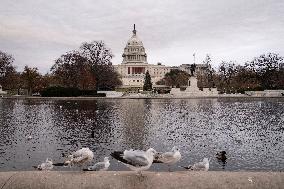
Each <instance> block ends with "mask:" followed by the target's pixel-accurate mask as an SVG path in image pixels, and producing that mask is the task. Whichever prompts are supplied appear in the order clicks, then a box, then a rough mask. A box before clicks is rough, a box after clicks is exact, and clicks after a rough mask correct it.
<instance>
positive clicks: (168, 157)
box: [153, 152, 175, 163]
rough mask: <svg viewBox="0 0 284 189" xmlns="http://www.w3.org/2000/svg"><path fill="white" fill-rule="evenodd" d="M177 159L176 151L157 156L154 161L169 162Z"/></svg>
mask: <svg viewBox="0 0 284 189" xmlns="http://www.w3.org/2000/svg"><path fill="white" fill-rule="evenodd" d="M173 160H175V157H174V152H165V153H163V154H161V155H157V156H155V160H154V161H153V163H168V162H171V161H173Z"/></svg>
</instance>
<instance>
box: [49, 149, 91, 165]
mask: <svg viewBox="0 0 284 189" xmlns="http://www.w3.org/2000/svg"><path fill="white" fill-rule="evenodd" d="M93 158H94V153H93V152H92V151H91V150H90V149H89V148H82V149H80V150H77V151H76V152H73V153H72V154H71V155H69V156H68V160H66V161H65V162H64V165H65V166H68V165H69V166H72V165H78V166H83V165H85V164H88V163H90V162H91V161H92V160H93ZM53 165H55V164H53ZM59 166H60V163H59Z"/></svg>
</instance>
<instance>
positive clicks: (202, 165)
mask: <svg viewBox="0 0 284 189" xmlns="http://www.w3.org/2000/svg"><path fill="white" fill-rule="evenodd" d="M209 161H210V160H209V159H208V158H204V159H203V161H202V162H198V163H195V164H193V165H189V166H187V167H183V168H185V169H189V170H193V171H208V170H209Z"/></svg>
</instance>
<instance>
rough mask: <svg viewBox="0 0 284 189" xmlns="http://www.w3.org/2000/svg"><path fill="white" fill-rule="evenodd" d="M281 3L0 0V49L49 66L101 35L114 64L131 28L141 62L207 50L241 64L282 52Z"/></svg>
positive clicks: (21, 61) (170, 60)
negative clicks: (139, 41) (144, 57)
mask: <svg viewBox="0 0 284 189" xmlns="http://www.w3.org/2000/svg"><path fill="white" fill-rule="evenodd" d="M282 10H284V2H283V1H277V0H250V1H247V0H238V1H233V0H230V1H229V0H214V1H212V0H191V1H190V0H179V1H173V0H172V1H169V0H157V1H151V0H136V1H130V0H122V1H115V0H109V1H103V0H96V1H93V0H82V1H76V0H60V1H55V0H50V1H43V0H37V1H34V0H1V7H0V49H1V50H2V51H6V52H9V53H11V54H13V55H14V57H15V59H16V61H15V64H16V65H17V66H18V68H19V70H21V69H22V68H23V66H24V65H29V66H37V67H38V68H39V69H40V71H41V72H43V73H45V72H47V71H48V70H49V68H50V67H51V65H52V64H53V63H54V60H55V59H56V58H58V57H59V56H60V55H61V54H63V53H65V52H67V51H70V50H73V49H76V48H78V47H79V46H80V44H81V43H82V42H84V41H92V40H104V41H105V42H106V44H107V45H108V46H109V47H110V48H111V49H112V50H113V52H114V54H115V58H114V60H113V62H114V64H119V63H120V62H121V60H122V58H121V54H122V51H123V48H124V46H125V44H126V41H127V40H128V38H129V37H130V36H131V31H132V27H133V24H134V23H135V24H136V25H137V30H138V36H139V37H140V38H141V39H142V41H143V43H144V46H145V48H146V52H147V53H148V60H149V63H153V64H154V63H156V62H158V61H159V62H163V63H164V64H166V65H180V64H184V63H191V62H192V54H193V53H194V52H196V54H197V61H199V62H200V61H202V60H203V59H204V57H205V55H206V54H207V53H209V54H211V55H212V57H213V60H214V64H215V65H217V64H218V63H219V62H220V61H221V60H235V61H237V62H239V63H243V62H244V61H246V60H250V59H252V58H253V57H255V56H258V55H260V54H262V53H266V52H276V53H280V54H281V55H284V50H283V44H284V24H283V23H284V12H283V11H282Z"/></svg>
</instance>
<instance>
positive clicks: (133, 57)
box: [122, 24, 147, 64]
mask: <svg viewBox="0 0 284 189" xmlns="http://www.w3.org/2000/svg"><path fill="white" fill-rule="evenodd" d="M132 32H133V34H132V37H131V38H130V39H129V40H128V41H127V44H126V47H125V48H124V52H123V54H122V57H123V61H122V63H144V64H147V54H146V53H145V48H144V47H143V43H142V41H141V40H140V39H139V38H138V37H137V35H136V29H135V24H134V29H133V31H132Z"/></svg>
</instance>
